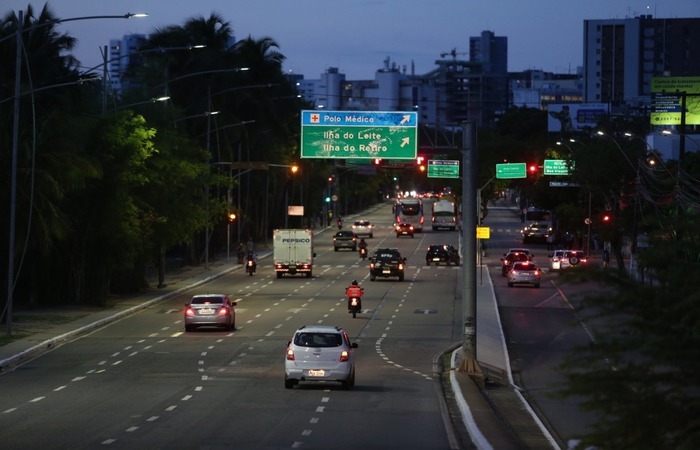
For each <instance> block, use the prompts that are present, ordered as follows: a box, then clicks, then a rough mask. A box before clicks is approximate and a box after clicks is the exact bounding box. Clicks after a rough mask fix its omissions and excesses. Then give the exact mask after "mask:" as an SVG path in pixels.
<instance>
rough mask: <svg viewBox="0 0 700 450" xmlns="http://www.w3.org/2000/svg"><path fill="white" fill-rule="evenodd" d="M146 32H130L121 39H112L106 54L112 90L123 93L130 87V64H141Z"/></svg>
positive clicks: (132, 65)
mask: <svg viewBox="0 0 700 450" xmlns="http://www.w3.org/2000/svg"><path fill="white" fill-rule="evenodd" d="M146 39H147V38H146V35H144V34H128V35H126V36H124V37H122V38H121V39H111V40H110V41H109V48H108V51H107V55H106V58H107V59H106V61H107V73H108V74H109V83H110V88H111V90H112V92H114V93H116V94H117V95H119V94H121V93H122V92H123V90H124V89H128V87H129V86H128V84H129V76H128V75H129V66H130V65H131V67H134V66H136V65H140V63H141V61H140V59H139V58H140V56H139V55H138V51H139V47H141V46H142V45H143V44H144V43H145V42H146Z"/></svg>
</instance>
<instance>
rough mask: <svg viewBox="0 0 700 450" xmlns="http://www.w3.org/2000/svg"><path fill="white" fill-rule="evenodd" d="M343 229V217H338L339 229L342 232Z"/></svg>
mask: <svg viewBox="0 0 700 450" xmlns="http://www.w3.org/2000/svg"><path fill="white" fill-rule="evenodd" d="M342 228H343V218H342V217H341V216H338V229H339V230H341V229H342Z"/></svg>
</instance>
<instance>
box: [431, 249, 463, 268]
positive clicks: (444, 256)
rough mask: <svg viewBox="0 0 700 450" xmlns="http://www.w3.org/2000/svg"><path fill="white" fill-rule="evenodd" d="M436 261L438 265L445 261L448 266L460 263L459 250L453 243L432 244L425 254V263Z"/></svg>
mask: <svg viewBox="0 0 700 450" xmlns="http://www.w3.org/2000/svg"><path fill="white" fill-rule="evenodd" d="M431 263H434V264H435V265H438V264H440V263H445V264H447V265H448V266H449V265H450V264H454V265H456V266H458V265H459V252H458V251H457V249H456V248H454V247H453V246H452V245H448V244H432V245H431V246H430V247H428V252H427V253H426V254H425V264H426V265H428V266H429V265H430V264H431Z"/></svg>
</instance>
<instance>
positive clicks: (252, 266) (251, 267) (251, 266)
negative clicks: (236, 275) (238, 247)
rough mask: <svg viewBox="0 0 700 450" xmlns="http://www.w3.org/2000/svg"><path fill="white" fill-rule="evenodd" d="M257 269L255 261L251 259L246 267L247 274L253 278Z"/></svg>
mask: <svg viewBox="0 0 700 450" xmlns="http://www.w3.org/2000/svg"><path fill="white" fill-rule="evenodd" d="M255 268H256V264H255V260H253V259H249V260H248V261H247V262H246V265H245V271H246V273H247V274H248V275H250V276H251V277H252V276H253V274H254V273H255Z"/></svg>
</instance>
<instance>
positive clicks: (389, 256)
mask: <svg viewBox="0 0 700 450" xmlns="http://www.w3.org/2000/svg"><path fill="white" fill-rule="evenodd" d="M405 265H406V258H404V257H403V256H401V253H400V252H399V251H398V250H397V249H395V248H380V249H377V251H375V252H374V254H373V255H372V257H371V258H370V259H369V280H370V281H374V280H375V279H377V277H383V278H387V277H398V278H399V281H403V278H404V268H405Z"/></svg>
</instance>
